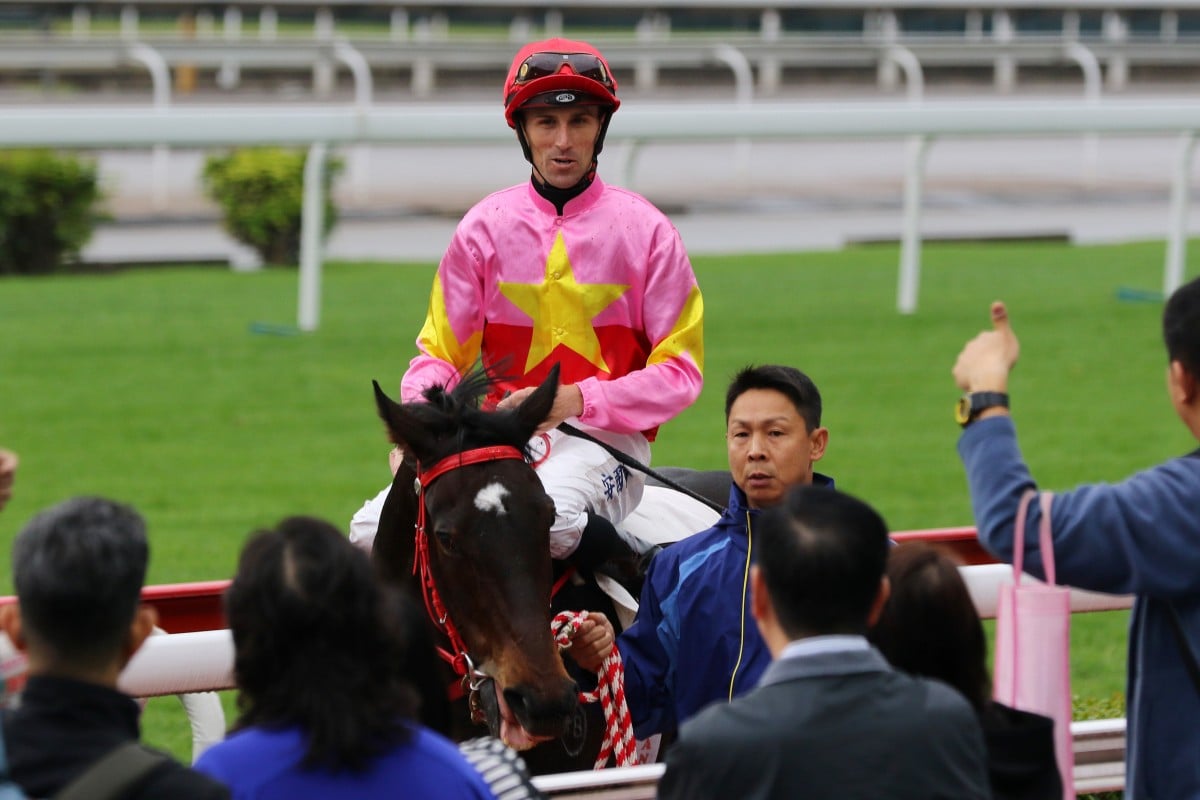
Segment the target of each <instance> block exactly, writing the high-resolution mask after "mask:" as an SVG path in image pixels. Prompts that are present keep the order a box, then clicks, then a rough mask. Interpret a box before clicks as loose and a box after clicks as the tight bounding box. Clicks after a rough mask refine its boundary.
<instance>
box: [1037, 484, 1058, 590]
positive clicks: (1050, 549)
mask: <svg viewBox="0 0 1200 800" xmlns="http://www.w3.org/2000/svg"><path fill="white" fill-rule="evenodd" d="M1041 500H1042V519H1041V524H1040V525H1039V526H1038V543H1039V546H1040V547H1041V549H1042V550H1041V556H1042V572H1044V573H1045V574H1046V583H1048V584H1050V585H1051V586H1053V585H1055V584H1056V583H1058V581H1056V580H1055V579H1054V540H1053V539H1052V538H1050V505H1051V504H1052V503H1053V502H1054V493H1053V492H1042V497H1041Z"/></svg>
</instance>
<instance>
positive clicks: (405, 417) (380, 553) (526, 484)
mask: <svg viewBox="0 0 1200 800" xmlns="http://www.w3.org/2000/svg"><path fill="white" fill-rule="evenodd" d="M557 385H558V370H557V368H555V369H554V370H553V371H552V373H551V374H550V376H549V377H548V378H547V379H546V381H544V382H543V383H542V385H541V386H539V387H538V388H537V390H536V391H534V392H533V393H532V394H531V395H530V396H529V397H528V398H526V400H525V401H524V402H523V403H521V405H520V406H518V407H517V408H514V409H511V410H506V411H483V410H481V409H480V408H479V399H480V398H481V397H482V396H483V394H484V393H485V392H486V390H487V388H488V378H487V376H486V374H484V373H473V374H471V375H468V376H467V377H465V378H464V379H463V380H462V381H461V382H460V383H459V384H458V385H457V386H456V387H455V388H454V389H453V390H451V391H446V390H445V389H443V388H440V387H436V388H433V389H430V390H428V391H426V393H425V400H426V402H424V403H403V404H401V403H396V402H394V401H392V400H391V399H389V398H388V397H387V396H386V395H385V394H384V393H383V391H382V390H381V389H380V388H379V385H378V384H376V385H375V397H376V402H377V404H378V406H379V413H380V416H381V417H383V420H384V422H385V423H386V425H387V428H388V432H389V434H390V436H391V439H392V441H393V442H394V443H395V444H397V445H399V446H400V447H402V448H403V449H404V451H405V459H404V464H403V466H402V467H401V468H400V469H399V470H398V471H397V473H396V477H395V480H394V481H393V483H392V489H391V492H390V494H389V497H388V500H387V503H386V504H385V506H384V509H383V512H382V514H381V516H380V521H379V531H378V534H377V536H376V539H375V550H374V557H375V559H376V562H377V563H378V564H379V567H380V572H381V574H383V575H384V576H385V577H391V578H393V579H396V580H408V581H413V580H414V579H413V577H411V576H413V574H414V567H415V573H416V578H415V582H416V583H417V588H418V589H421V588H422V586H421V584H422V583H428V582H431V583H432V587H424V593H425V595H426V600H427V605H429V606H430V613H431V615H432V616H433V617H434V619H433V622H434V624H435V625H436V626H438V627H440V628H441V629H442V632H443V633H445V634H447V635H448V637H449V638H450V639H451V644H452V646H453V647H454V648H459V647H461V648H462V650H463V651H464V654H465V656H466V657H467V658H468V659H469V660H470V661H469V664H468V663H464V659H462V657H461V656H460V658H459V663H458V664H457V665H456V668H457V669H460V670H461V669H462V668H463V667H466V668H467V670H468V674H469V675H470V677H471V680H472V682H474V683H475V684H477V685H481V686H480V688H481V691H485V692H486V691H491V690H493V689H492V687H493V685H494V692H495V697H496V701H497V702H496V704H495V705H496V706H497V707H498V708H497V710H498V715H497V716H499V719H498V720H497V719H490V720H489V723H490V724H491V725H492V726H493V733H496V734H498V735H499V736H500V737H501V738H502V739H503V740H504V741H506V742H507V743H509V744H510V745H511V746H513V747H517V748H521V747H528V746H531V745H532V744H535V743H536V741H537V740H539V739H545V738H551V737H557V736H559V735H560V734H561V733H562V731H563V728H564V726H565V724H566V722H567V720H568V718H569V716H570V715H571V714H572V713H573V712H574V711H575V708H576V705H577V702H578V700H577V696H578V690H577V687H576V686H575V683H574V681H572V680H571V678H570V677H568V675H567V672H566V669H565V668H564V666H563V663H562V659H561V657H560V656H559V654H558V650H557V648H556V646H555V645H554V642H553V638H552V636H551V631H550V592H551V584H552V575H551V564H550V540H549V536H550V524H551V522H552V521H553V519H554V503H553V501H551V499H550V497H549V496H548V495H547V494H546V492H545V490H544V489H543V488H542V484H541V481H540V480H539V479H538V477H537V474H536V473H535V472H534V470H533V468H532V467H531V466H530V465H529V463H528V461H527V460H526V458H525V456H526V454H527V444H528V441H529V439H530V438H531V437H532V436H533V434H534V433H535V432H536V430H537V427H538V425H539V424H541V422H542V421H543V420H544V419H545V418H546V417H547V415H548V414H549V413H550V408H551V406H552V405H553V402H554V396H555V392H556V390H557ZM422 504H423V509H422ZM422 528H423V530H422ZM414 530H415V531H416V533H415V536H414ZM422 538H423V539H424V543H422ZM423 553H424V555H423ZM423 559H424V564H425V566H424V567H423V566H422V563H421V562H422V560H423ZM414 562H415V563H414ZM423 571H424V572H423ZM423 574H424V575H427V576H428V580H424V581H423V579H422V575H423ZM438 602H440V603H441V604H442V605H443V606H444V611H443V610H442V609H441V608H438V607H437V604H438ZM456 637H457V639H458V640H459V641H455V639H456ZM485 676H486V677H485ZM488 678H490V679H491V681H487V680H486V679H488ZM489 699H490V698H489ZM485 705H491V704H490V703H487V704H485Z"/></svg>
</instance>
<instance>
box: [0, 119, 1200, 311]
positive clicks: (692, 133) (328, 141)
mask: <svg viewBox="0 0 1200 800" xmlns="http://www.w3.org/2000/svg"><path fill="white" fill-rule="evenodd" d="M1198 132H1200V103H1197V102H1194V101H1185V100H1175V101H1168V100H1149V101H1130V100H1107V101H1098V100H1096V99H1095V98H1090V99H1081V100H1076V101H1063V100H1054V101H994V102H987V103H979V102H945V101H939V102H931V101H920V102H911V103H840V104H795V103H789V104H784V103H755V104H746V103H740V104H739V103H735V104H723V103H715V102H714V103H708V104H705V105H695V104H678V105H670V104H665V103H662V104H658V105H656V106H654V107H640V108H639V107H636V106H634V107H630V108H629V109H628V110H626V109H622V111H621V113H620V114H619V115H618V116H616V117H615V118H614V120H613V124H612V129H611V131H610V137H611V140H625V141H626V142H632V143H637V142H684V141H691V142H696V141H729V142H736V141H739V140H744V141H754V140H759V141H762V140H774V141H781V140H782V141H788V140H801V139H845V138H862V139H867V138H905V137H906V138H908V139H909V141H910V143H911V144H912V146H910V147H909V148H907V156H906V159H907V164H906V170H905V176H906V177H905V183H906V186H905V192H904V209H903V214H904V223H903V234H902V240H901V253H900V267H899V278H898V287H897V301H896V305H897V309H898V310H899V311H900V312H901V313H905V314H911V313H914V312H915V311H916V309H917V298H918V291H919V286H920V252H921V236H920V231H921V204H922V182H923V178H924V164H925V159H926V157H927V155H928V152H929V149H930V146H931V145H932V144H933V142H934V141H935V140H936V139H938V138H949V137H972V136H1022V135H1029V134H1062V135H1067V134H1076V135H1079V134H1098V133H1121V134H1178V136H1179V142H1178V145H1177V147H1178V150H1177V156H1176V159H1175V166H1174V173H1173V174H1172V175H1170V176H1163V177H1164V178H1169V180H1170V184H1171V194H1170V197H1171V200H1170V202H1171V206H1170V209H1169V216H1168V220H1166V221H1164V234H1165V235H1166V238H1167V242H1168V247H1167V255H1166V259H1165V263H1164V267H1163V291H1164V293H1166V294H1169V293H1170V292H1171V291H1173V290H1174V289H1175V288H1176V287H1178V286H1179V285H1180V284H1181V283H1182V281H1183V271H1184V264H1185V262H1186V252H1187V219H1188V207H1189V203H1190V199H1191V188H1190V181H1191V171H1192V162H1193V160H1194V156H1195V150H1196V147H1195V144H1196V140H1197V134H1198ZM511 138H512V132H511V131H510V130H509V129H508V128H507V127H505V126H504V125H502V124H500V123H499V122H498V120H497V118H496V114H495V111H494V108H493V107H492V106H490V105H486V106H484V105H480V106H403V107H387V108H384V107H382V106H363V105H353V106H348V107H330V106H323V107H291V106H280V107H269V108H264V107H256V108H244V107H211V108H199V107H188V108H180V107H169V106H160V107H157V108H144V107H141V108H113V107H91V108H81V107H72V108H64V109H47V108H44V107H43V108H8V109H5V111H4V116H3V124H0V148H5V147H36V146H49V147H62V148H102V147H131V148H142V147H155V146H164V145H165V146H193V147H210V146H219V145H255V144H282V145H305V146H309V147H310V150H309V156H310V158H312V159H314V161H313V163H312V164H311V166H310V168H309V169H308V170H306V175H307V176H308V177H309V178H310V179H309V180H307V181H306V183H305V190H304V191H305V205H306V207H307V208H309V210H310V212H311V213H306V214H305V216H304V224H305V226H306V232H305V234H304V235H303V236H302V241H303V242H304V243H306V246H305V247H303V248H302V251H301V264H300V299H299V303H298V315H297V316H298V319H297V324H298V326H299V328H300V329H301V330H305V331H311V330H315V329H316V328H317V326H318V323H319V318H320V275H321V244H320V240H319V236H318V234H317V233H316V232H317V231H320V230H321V226H322V220H321V210H322V209H323V207H324V206H323V202H322V201H323V191H324V190H323V187H322V184H321V181H320V180H315V179H311V178H312V177H313V176H315V175H319V174H320V171H321V169H320V167H321V165H322V163H323V159H324V155H325V153H326V149H327V147H328V146H330V145H350V144H359V143H410V144H420V143H425V144H430V143H436V144H472V143H481V142H506V141H511ZM1086 140H1087V139H1086V137H1085V141H1086ZM631 178H632V176H631V175H627V176H626V182H627V183H629V182H630V180H631Z"/></svg>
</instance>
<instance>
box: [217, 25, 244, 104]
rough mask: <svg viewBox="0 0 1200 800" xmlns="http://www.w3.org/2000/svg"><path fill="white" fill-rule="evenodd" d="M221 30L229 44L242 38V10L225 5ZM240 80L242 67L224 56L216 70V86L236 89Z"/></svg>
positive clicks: (228, 89)
mask: <svg viewBox="0 0 1200 800" xmlns="http://www.w3.org/2000/svg"><path fill="white" fill-rule="evenodd" d="M221 32H222V34H223V35H224V37H225V41H226V42H228V43H230V44H235V43H237V41H238V40H239V39H241V38H242V10H241V9H240V8H238V7H237V6H227V7H226V8H225V17H224V20H223V22H222V25H221ZM241 80H242V67H241V65H240V64H239V63H238V62H237V61H235V60H234V59H233V58H226V59H223V60H222V61H221V67H220V69H218V70H217V86H220V87H221V88H222V89H224V90H226V91H230V90H232V89H236V88H237V87H238V84H239V83H241Z"/></svg>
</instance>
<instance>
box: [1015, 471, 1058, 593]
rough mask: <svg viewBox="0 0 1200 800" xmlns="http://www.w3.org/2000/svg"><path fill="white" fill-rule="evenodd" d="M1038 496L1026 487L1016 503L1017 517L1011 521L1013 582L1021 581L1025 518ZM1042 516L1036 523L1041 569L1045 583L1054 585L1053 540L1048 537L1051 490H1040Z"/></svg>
mask: <svg viewBox="0 0 1200 800" xmlns="http://www.w3.org/2000/svg"><path fill="white" fill-rule="evenodd" d="M1035 496H1039V493H1038V491H1037V490H1036V489H1026V490H1025V494H1023V495H1021V502H1020V503H1018V504H1017V519H1016V522H1014V523H1013V583H1014V584H1017V585H1019V584H1020V583H1021V572H1022V567H1023V566H1024V565H1025V519H1026V517H1027V516H1028V512H1029V503H1030V502H1031V501H1032V500H1033V498H1034V497H1035ZM1040 498H1041V509H1042V518H1041V520H1040V524H1039V525H1038V546H1039V547H1040V548H1041V554H1042V571H1043V572H1044V573H1045V574H1046V583H1048V584H1050V585H1051V586H1053V585H1054V583H1055V581H1054V541H1053V540H1052V539H1051V538H1050V507H1051V504H1052V503H1053V502H1054V493H1053V492H1042V493H1041V494H1040Z"/></svg>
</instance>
